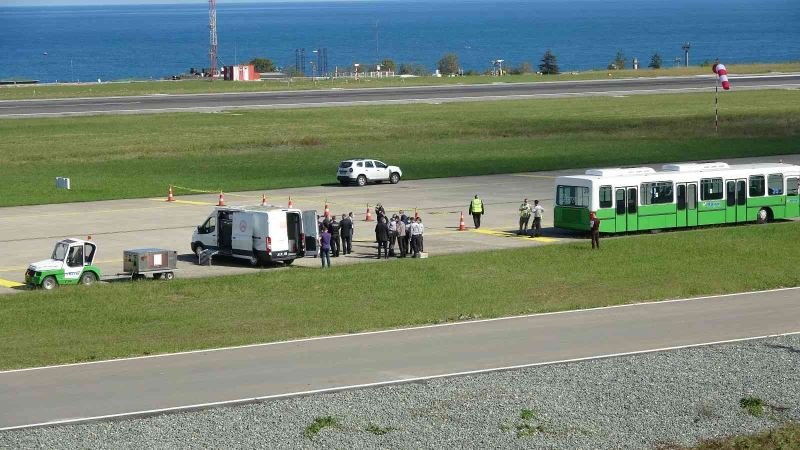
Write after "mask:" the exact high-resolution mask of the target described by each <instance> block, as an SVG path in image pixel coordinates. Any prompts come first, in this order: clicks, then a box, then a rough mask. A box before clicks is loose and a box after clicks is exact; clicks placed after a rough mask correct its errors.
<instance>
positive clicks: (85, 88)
mask: <svg viewBox="0 0 800 450" xmlns="http://www.w3.org/2000/svg"><path fill="white" fill-rule="evenodd" d="M727 68H728V71H729V72H730V74H731V76H736V74H758V73H769V72H798V71H800V62H786V63H776V64H731V65H728V66H727ZM710 74H711V67H700V66H692V67H688V68H685V67H675V68H664V69H659V70H651V69H646V70H635V71H634V70H615V71H606V70H598V71H588V72H573V73H563V74H560V75H551V76H542V75H536V74H526V75H506V76H503V77H490V76H477V75H475V76H466V77H452V78H450V77H443V78H436V77H418V78H382V79H360V80H357V81H356V80H345V79H338V80H319V81H316V82H314V81H312V80H310V79H294V80H292V81H277V80H271V81H265V82H257V83H254V82H232V81H209V80H181V81H136V82H116V83H102V84H96V83H87V84H59V85H19V86H5V87H0V100H18V99H28V98H66V97H103V96H120V95H150V94H202V93H211V92H263V91H280V90H296V89H325V88H344V89H348V88H365V87H397V86H432V85H442V84H480V83H496V82H503V83H522V82H537V81H568V80H596V79H608V78H633V77H660V76H681V75H710Z"/></svg>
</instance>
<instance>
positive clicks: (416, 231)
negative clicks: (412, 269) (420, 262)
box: [409, 220, 422, 258]
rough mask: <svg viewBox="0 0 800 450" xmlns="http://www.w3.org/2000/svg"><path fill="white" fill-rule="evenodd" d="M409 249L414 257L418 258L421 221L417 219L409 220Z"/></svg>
mask: <svg viewBox="0 0 800 450" xmlns="http://www.w3.org/2000/svg"><path fill="white" fill-rule="evenodd" d="M409 228H410V229H411V251H413V252H414V256H413V257H414V258H419V253H420V251H421V250H420V246H419V238H420V236H422V223H421V222H420V221H419V220H417V221H416V222H411V226H410V227H409Z"/></svg>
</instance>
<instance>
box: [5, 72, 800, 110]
mask: <svg viewBox="0 0 800 450" xmlns="http://www.w3.org/2000/svg"><path fill="white" fill-rule="evenodd" d="M731 83H732V84H733V86H734V89H737V90H743V89H770V88H772V89H782V88H783V89H796V88H800V74H771V75H740V76H736V77H731ZM713 89H714V77H713V75H709V76H705V75H703V76H690V77H660V78H632V79H619V80H590V81H560V82H538V83H497V84H477V85H448V86H425V87H400V88H368V89H330V90H308V91H284V92H255V93H253V92H248V93H225V94H192V95H148V96H133V97H99V98H78V99H50V100H10V101H0V118H24V117H47V116H61V115H91V114H139V113H157V112H177V111H208V112H211V111H222V110H229V109H236V108H247V109H254V108H300V107H323V106H350V105H363V104H388V103H415V102H423V103H430V102H436V103H439V102H454V101H479V100H501V99H524V98H538V97H541V98H545V97H568V96H589V95H633V94H655V93H669V92H692V91H710V90H713Z"/></svg>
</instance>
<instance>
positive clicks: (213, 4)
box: [208, 0, 217, 78]
mask: <svg viewBox="0 0 800 450" xmlns="http://www.w3.org/2000/svg"><path fill="white" fill-rule="evenodd" d="M208 29H209V32H210V33H211V36H210V37H211V48H210V49H209V51H208V57H209V58H210V59H211V78H214V75H216V74H217V0H208Z"/></svg>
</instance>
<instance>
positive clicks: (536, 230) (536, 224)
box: [531, 200, 544, 237]
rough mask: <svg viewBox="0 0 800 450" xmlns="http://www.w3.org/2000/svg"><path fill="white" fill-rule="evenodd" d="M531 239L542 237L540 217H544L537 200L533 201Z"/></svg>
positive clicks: (542, 209)
mask: <svg viewBox="0 0 800 450" xmlns="http://www.w3.org/2000/svg"><path fill="white" fill-rule="evenodd" d="M531 211H533V237H539V236H541V235H542V216H543V215H544V208H542V205H540V204H539V200H534V201H533V208H532V209H531Z"/></svg>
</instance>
